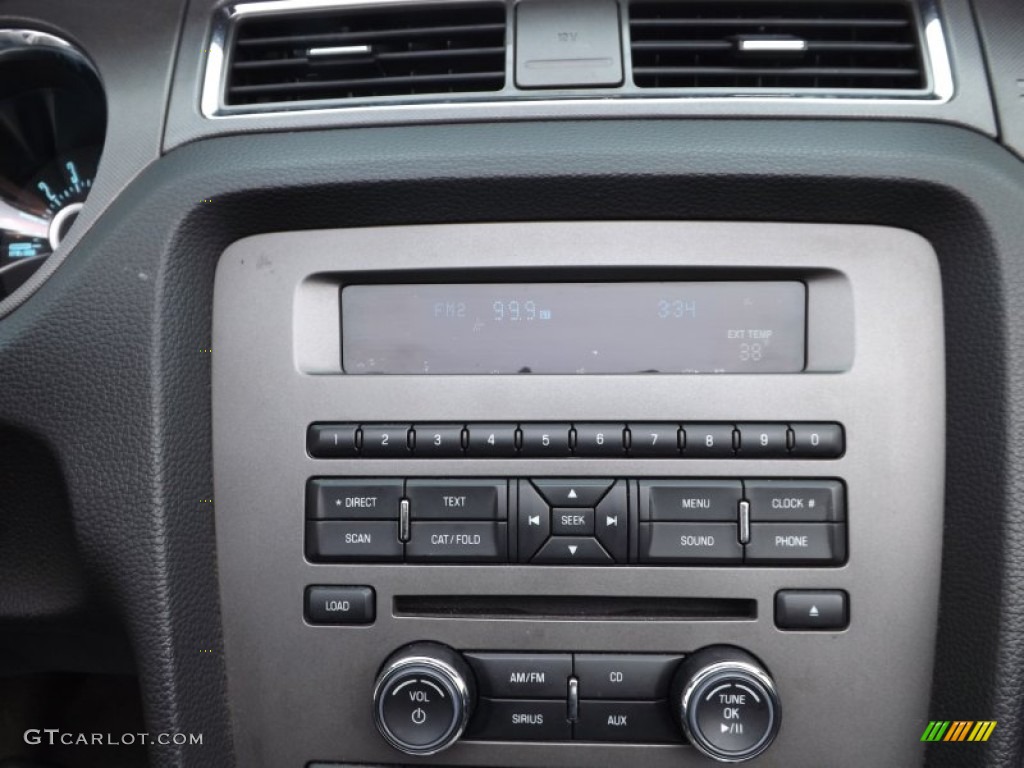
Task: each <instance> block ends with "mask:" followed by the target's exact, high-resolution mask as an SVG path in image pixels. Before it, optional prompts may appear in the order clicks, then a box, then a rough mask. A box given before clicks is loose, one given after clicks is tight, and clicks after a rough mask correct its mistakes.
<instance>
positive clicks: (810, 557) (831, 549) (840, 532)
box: [747, 523, 846, 565]
mask: <svg viewBox="0 0 1024 768" xmlns="http://www.w3.org/2000/svg"><path fill="white" fill-rule="evenodd" d="M845 560H846V526H845V525H844V524H843V523H753V524H752V525H751V526H750V543H749V544H747V562H748V563H764V564H769V565H770V564H777V565H782V564H785V565H838V564H840V563H842V562H844V561H845Z"/></svg>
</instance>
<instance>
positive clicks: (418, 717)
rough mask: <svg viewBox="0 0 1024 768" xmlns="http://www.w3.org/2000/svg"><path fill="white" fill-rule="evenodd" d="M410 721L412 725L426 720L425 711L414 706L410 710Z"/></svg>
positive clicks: (420, 723) (421, 723)
mask: <svg viewBox="0 0 1024 768" xmlns="http://www.w3.org/2000/svg"><path fill="white" fill-rule="evenodd" d="M412 722H413V725H423V724H424V723H425V722H427V713H426V712H424V711H423V707H416V709H414V710H413V711H412Z"/></svg>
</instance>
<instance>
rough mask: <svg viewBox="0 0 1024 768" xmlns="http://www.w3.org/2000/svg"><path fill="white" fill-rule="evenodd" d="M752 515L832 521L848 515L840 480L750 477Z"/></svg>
mask: <svg viewBox="0 0 1024 768" xmlns="http://www.w3.org/2000/svg"><path fill="white" fill-rule="evenodd" d="M744 485H745V486H746V491H747V492H746V497H747V501H749V502H750V519H751V520H753V521H755V522H769V523H772V522H780V523H781V522H794V523H814V522H821V523H831V522H838V521H841V520H845V519H846V504H845V503H844V496H843V484H842V483H841V482H839V481H838V480H747V481H745V483H744Z"/></svg>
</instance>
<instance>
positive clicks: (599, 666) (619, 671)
mask: <svg viewBox="0 0 1024 768" xmlns="http://www.w3.org/2000/svg"><path fill="white" fill-rule="evenodd" d="M682 659H683V657H682V656H659V655H654V654H630V655H626V654H611V653H577V654H576V667H575V670H576V677H578V678H579V681H580V698H582V699H639V700H642V701H655V700H657V699H664V698H667V697H668V692H669V685H670V684H671V682H672V675H673V674H674V673H675V671H676V667H678V666H679V662H680V661H682ZM666 710H667V708H666Z"/></svg>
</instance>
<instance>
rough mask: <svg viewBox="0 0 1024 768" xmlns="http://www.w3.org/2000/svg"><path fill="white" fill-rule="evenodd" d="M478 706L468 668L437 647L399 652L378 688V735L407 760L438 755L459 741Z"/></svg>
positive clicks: (421, 645) (379, 678) (422, 646)
mask: <svg viewBox="0 0 1024 768" xmlns="http://www.w3.org/2000/svg"><path fill="white" fill-rule="evenodd" d="M475 703H476V684H475V681H474V679H473V673H472V670H471V669H470V668H469V665H468V664H467V663H466V662H465V660H464V659H463V658H462V656H460V655H459V653H458V652H456V651H453V650H452V649H451V648H448V647H447V646H444V645H440V644H438V643H428V642H423V643H415V644H413V645H409V646H406V647H405V648H402V649H400V650H398V651H396V652H395V653H394V654H392V655H391V657H390V658H388V660H387V661H386V662H384V666H383V667H382V668H381V671H380V674H379V675H378V676H377V685H376V686H375V687H374V689H373V712H374V718H375V720H376V722H377V728H378V730H380V732H381V734H382V735H383V736H384V738H385V739H387V741H388V743H389V744H391V746H393V747H394V748H395V749H398V750H400V751H402V752H405V753H406V754H407V755H433V754H436V753H437V752H440V751H442V750H444V749H447V748H448V747H450V746H451V745H452V744H454V743H455V742H456V741H458V739H459V737H460V736H461V735H462V732H463V731H464V730H465V729H466V724H467V723H468V722H469V718H470V717H471V716H472V714H473V707H474V705H475Z"/></svg>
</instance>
